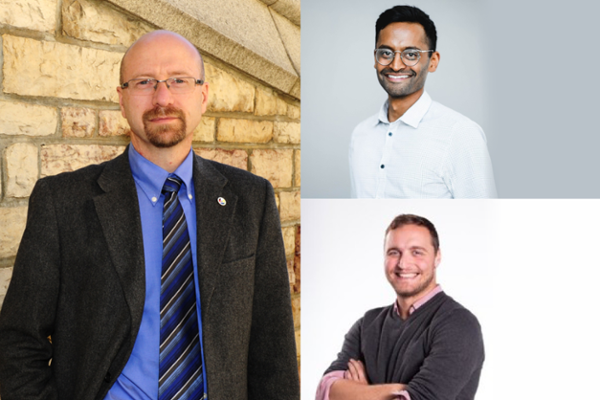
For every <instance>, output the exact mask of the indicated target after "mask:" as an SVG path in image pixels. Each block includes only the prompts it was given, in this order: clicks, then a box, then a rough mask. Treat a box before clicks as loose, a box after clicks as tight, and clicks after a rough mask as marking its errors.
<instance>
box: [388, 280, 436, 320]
mask: <svg viewBox="0 0 600 400" xmlns="http://www.w3.org/2000/svg"><path fill="white" fill-rule="evenodd" d="M441 292H442V287H441V286H440V285H435V287H434V288H433V289H431V290H430V291H429V292H428V293H427V294H426V295H425V296H423V297H421V298H420V299H419V300H417V301H415V303H414V304H413V305H412V306H410V308H409V309H408V315H412V313H414V312H415V311H417V309H419V308H420V307H421V306H422V305H423V304H425V303H427V302H428V301H429V300H431V299H432V298H433V297H434V296H435V295H436V294H438V293H441ZM394 311H395V312H396V314H398V315H400V307H399V306H398V300H396V301H395V302H394Z"/></svg>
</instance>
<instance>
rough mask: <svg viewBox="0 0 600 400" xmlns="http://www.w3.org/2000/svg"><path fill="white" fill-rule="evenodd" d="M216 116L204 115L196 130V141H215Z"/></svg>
mask: <svg viewBox="0 0 600 400" xmlns="http://www.w3.org/2000/svg"><path fill="white" fill-rule="evenodd" d="M215 126H216V118H212V117H206V116H203V117H202V119H201V120H200V123H199V124H198V126H197V127H196V129H195V130H194V142H214V141H215Z"/></svg>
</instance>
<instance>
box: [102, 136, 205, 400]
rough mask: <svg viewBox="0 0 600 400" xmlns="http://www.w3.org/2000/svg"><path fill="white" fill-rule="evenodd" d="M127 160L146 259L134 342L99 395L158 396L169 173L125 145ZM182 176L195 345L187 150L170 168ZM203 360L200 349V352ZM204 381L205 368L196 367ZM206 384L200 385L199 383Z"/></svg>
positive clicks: (149, 399) (137, 399) (110, 398)
mask: <svg viewBox="0 0 600 400" xmlns="http://www.w3.org/2000/svg"><path fill="white" fill-rule="evenodd" d="M129 164H130V165H131V172H132V174H133V179H134V181H135V186H136V189H137V196H138V201H139V207H140V216H141V220H142V234H143V240H144V260H145V264H146V299H145V303H144V313H143V315H142V322H141V325H140V330H139V332H138V335H137V338H136V341H135V345H134V347H133V351H132V353H131V356H130V357H129V360H128V361H127V365H125V368H124V369H123V371H122V372H121V375H119V377H118V379H117V381H116V382H115V384H114V385H113V387H112V388H111V389H110V390H109V391H108V394H107V395H106V397H105V398H104V399H105V400H117V399H118V400H128V399H131V400H156V399H158V364H159V362H158V359H159V343H160V275H161V270H162V250H163V249H162V241H163V235H162V213H163V203H164V195H163V194H162V193H161V191H162V187H163V185H164V182H165V180H166V179H167V177H168V176H169V175H171V174H169V173H168V172H167V171H165V170H164V169H162V168H161V167H159V166H157V165H155V164H153V163H152V162H150V161H148V160H147V159H145V158H144V157H143V156H142V155H140V154H139V153H138V152H137V151H136V150H135V149H134V148H133V145H130V146H129ZM173 174H174V175H177V176H178V177H179V178H180V179H181V180H182V181H183V184H182V185H181V189H180V190H179V193H178V196H179V201H180V203H181V206H182V207H183V212H184V213H185V217H186V220H187V224H188V231H189V235H190V242H191V247H192V260H193V264H194V281H195V285H196V304H197V307H196V309H197V311H198V321H199V322H198V325H199V326H198V328H199V330H200V346H202V318H201V310H200V291H199V286H198V265H197V251H196V245H197V243H196V201H195V198H194V182H193V179H192V174H193V154H192V150H190V153H189V154H188V156H187V157H186V159H185V160H184V161H183V163H182V164H181V165H180V166H179V167H178V168H177V169H176V170H175V172H174V173H173ZM202 354H203V360H202V364H203V365H205V363H204V350H203V351H202ZM202 372H203V374H204V382H205V385H206V369H205V368H203V370H202ZM205 387H206V386H205Z"/></svg>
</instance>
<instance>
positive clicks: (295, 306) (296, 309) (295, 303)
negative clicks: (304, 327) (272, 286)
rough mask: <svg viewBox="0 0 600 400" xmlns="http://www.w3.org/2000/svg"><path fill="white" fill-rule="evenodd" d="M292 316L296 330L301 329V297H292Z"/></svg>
mask: <svg viewBox="0 0 600 400" xmlns="http://www.w3.org/2000/svg"><path fill="white" fill-rule="evenodd" d="M292 314H293V315H294V328H296V329H299V328H300V296H297V295H294V296H292Z"/></svg>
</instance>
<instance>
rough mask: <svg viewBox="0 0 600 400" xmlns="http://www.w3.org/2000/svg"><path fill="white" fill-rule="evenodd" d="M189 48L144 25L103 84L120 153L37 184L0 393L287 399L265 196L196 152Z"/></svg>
mask: <svg viewBox="0 0 600 400" xmlns="http://www.w3.org/2000/svg"><path fill="white" fill-rule="evenodd" d="M208 88H209V84H208V83H207V82H206V81H205V77H204V65H203V61H202V57H201V56H200V54H199V53H198V50H197V49H196V48H195V47H194V46H193V45H192V44H191V43H190V42H189V41H187V40H186V39H185V38H183V37H181V36H180V35H177V34H175V33H173V32H168V31H155V32H151V33H148V34H146V35H144V36H142V37H141V38H140V39H138V40H137V41H136V42H135V43H134V44H133V45H132V46H131V47H130V48H129V50H128V51H127V52H126V54H125V56H124V57H123V61H122V65H121V85H120V86H119V87H118V88H117V91H118V93H119V104H120V106H121V112H122V114H123V116H124V117H125V118H126V119H127V121H128V123H129V125H130V127H131V144H130V145H129V146H128V147H127V149H126V151H125V152H124V153H123V154H122V155H120V156H119V157H117V158H115V159H114V160H112V161H109V162H106V163H104V164H100V165H92V166H89V167H86V168H83V169H80V170H78V171H74V172H70V173H64V174H60V175H57V176H52V177H46V178H43V179H41V180H39V181H38V182H37V184H36V186H35V188H34V190H33V193H32V195H31V198H30V205H29V215H28V219H27V227H26V230H25V233H24V235H23V239H22V241H21V245H20V248H19V251H18V254H17V258H16V261H15V266H14V272H13V277H12V281H11V283H10V286H9V288H8V291H7V294H6V297H5V300H4V304H3V308H2V311H1V313H0V396H1V397H2V399H3V400H11V399H19V400H28V399H64V400H72V399H78V400H85V399H89V400H93V399H106V400H110V399H120V400H126V399H132V400H133V399H135V400H141V399H144V400H146V399H159V400H171V399H190V400H192V399H194V400H199V399H210V400H225V399H257V400H258V399H260V400H263V399H290V400H297V399H298V398H299V382H298V372H297V364H296V349H295V340H294V327H293V320H292V312H291V305H290V295H289V284H288V275H287V267H286V259H285V251H284V246H283V240H282V236H281V228H280V223H279V215H278V212H277V206H276V203H275V199H274V195H273V188H272V187H271V185H270V184H269V182H268V181H266V180H265V179H263V178H260V177H257V176H255V175H252V174H250V173H249V172H247V171H243V170H240V169H236V168H233V167H230V166H226V165H223V164H219V163H216V162H213V161H208V160H205V159H202V158H200V157H198V156H197V155H195V154H194V153H193V151H192V138H193V131H194V129H195V128H196V126H198V124H199V123H200V119H201V118H202V114H203V113H204V112H205V111H206V107H207V96H208Z"/></svg>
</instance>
